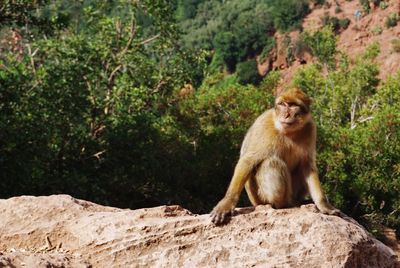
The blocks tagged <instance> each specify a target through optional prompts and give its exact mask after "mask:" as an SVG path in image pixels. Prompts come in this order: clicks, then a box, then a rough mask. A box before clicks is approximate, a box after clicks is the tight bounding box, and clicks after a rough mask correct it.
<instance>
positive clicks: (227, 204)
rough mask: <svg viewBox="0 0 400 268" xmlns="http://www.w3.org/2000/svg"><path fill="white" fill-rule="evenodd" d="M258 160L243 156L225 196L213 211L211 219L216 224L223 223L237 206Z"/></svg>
mask: <svg viewBox="0 0 400 268" xmlns="http://www.w3.org/2000/svg"><path fill="white" fill-rule="evenodd" d="M255 163H256V161H255V160H254V159H252V158H250V157H246V156H244V157H241V158H240V159H239V162H238V163H237V165H236V167H235V171H234V173H233V178H232V181H231V183H230V184H229V188H228V190H227V191H226V194H225V197H224V198H223V199H222V200H221V201H219V203H218V204H217V205H216V206H215V207H214V209H213V210H212V211H211V220H212V222H213V223H215V224H220V223H223V222H224V221H225V220H226V217H227V216H229V215H230V214H231V213H232V212H233V209H234V208H235V206H236V204H237V202H238V200H239V197H240V193H241V192H242V190H243V187H244V184H245V183H246V181H247V180H248V178H249V175H250V172H251V171H252V169H253V167H254V166H255Z"/></svg>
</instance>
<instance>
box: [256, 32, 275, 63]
mask: <svg viewBox="0 0 400 268" xmlns="http://www.w3.org/2000/svg"><path fill="white" fill-rule="evenodd" d="M275 46H276V41H275V38H272V37H269V38H268V39H267V42H266V45H265V46H264V48H263V50H262V51H261V54H260V61H261V62H263V61H265V60H266V59H267V57H268V55H269V53H270V52H271V51H272V49H274V48H275Z"/></svg>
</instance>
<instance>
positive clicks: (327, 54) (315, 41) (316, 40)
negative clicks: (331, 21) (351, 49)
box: [302, 26, 336, 66]
mask: <svg viewBox="0 0 400 268" xmlns="http://www.w3.org/2000/svg"><path fill="white" fill-rule="evenodd" d="M302 39H303V40H304V42H305V43H306V44H307V45H308V46H309V47H310V48H311V50H312V53H313V54H314V56H316V57H317V58H318V60H319V61H320V62H321V63H323V64H326V65H328V66H333V64H334V59H335V55H336V37H335V36H334V34H333V31H332V27H331V26H325V27H324V28H322V29H321V30H319V31H316V32H314V33H309V32H304V33H303V34H302Z"/></svg>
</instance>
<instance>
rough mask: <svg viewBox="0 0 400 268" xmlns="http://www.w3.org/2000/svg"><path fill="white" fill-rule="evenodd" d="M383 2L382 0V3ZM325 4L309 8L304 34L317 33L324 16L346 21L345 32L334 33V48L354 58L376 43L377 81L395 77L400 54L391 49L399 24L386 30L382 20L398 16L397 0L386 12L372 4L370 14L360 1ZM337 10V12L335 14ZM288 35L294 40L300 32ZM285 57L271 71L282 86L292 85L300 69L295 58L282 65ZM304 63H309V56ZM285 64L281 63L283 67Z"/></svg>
mask: <svg viewBox="0 0 400 268" xmlns="http://www.w3.org/2000/svg"><path fill="white" fill-rule="evenodd" d="M382 2H383V1H382ZM326 3H328V4H324V5H316V6H313V7H312V8H311V12H310V13H309V14H308V15H307V16H306V17H305V18H304V21H303V23H302V27H303V31H311V32H312V31H316V30H317V29H320V28H321V27H322V26H323V18H324V17H326V16H330V17H337V18H338V19H345V18H347V19H349V20H350V24H349V26H348V27H347V28H346V29H342V30H340V31H339V32H338V33H337V40H338V42H337V48H338V50H339V51H342V52H344V53H346V54H347V55H349V56H350V58H352V59H354V58H355V57H356V56H357V55H360V54H361V53H362V52H363V51H364V50H365V49H366V47H367V46H368V45H370V44H372V43H374V42H376V43H378V44H379V47H380V53H379V55H378V56H377V58H376V62H377V64H378V66H379V68H380V73H379V78H381V79H383V80H384V79H386V78H387V77H388V76H390V75H393V74H396V73H397V72H398V71H399V70H400V53H399V52H398V51H397V52H396V51H395V50H394V45H393V43H392V41H393V40H397V42H399V40H400V23H398V24H397V25H396V26H394V27H389V28H388V27H386V26H385V21H386V20H387V18H388V17H389V15H390V14H400V4H399V2H398V1H397V0H388V1H385V3H387V7H385V9H382V8H380V7H379V6H375V5H372V4H371V7H370V11H369V13H367V12H365V11H363V7H362V5H361V4H360V1H347V0H336V1H326ZM337 8H339V9H340V12H339V13H337V11H335V10H337ZM357 10H358V11H360V12H362V14H363V15H362V17H361V18H360V19H359V20H357V19H356V18H355V15H354V14H355V12H356V11H357ZM289 36H290V37H291V38H292V39H293V40H296V39H297V38H298V36H299V32H298V31H295V32H291V33H289ZM276 38H277V39H278V40H282V34H280V33H277V34H276ZM282 57H283V58H284V57H285V55H282V56H281V58H279V57H278V59H277V60H276V62H274V63H273V64H274V68H275V69H280V70H282V77H283V80H282V82H281V83H282V84H288V83H290V82H291V79H292V77H293V73H294V72H295V71H296V70H297V69H298V68H299V67H300V66H302V64H300V62H299V60H298V59H297V60H296V61H295V62H294V63H293V64H292V65H290V66H289V64H287V63H286V62H284V59H282ZM307 60H308V61H309V62H310V61H312V57H310V56H308V58H307ZM282 62H284V64H282Z"/></svg>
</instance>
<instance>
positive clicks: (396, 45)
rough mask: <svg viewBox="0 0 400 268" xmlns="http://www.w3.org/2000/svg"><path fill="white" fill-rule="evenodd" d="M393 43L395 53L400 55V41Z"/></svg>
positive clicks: (394, 40)
mask: <svg viewBox="0 0 400 268" xmlns="http://www.w3.org/2000/svg"><path fill="white" fill-rule="evenodd" d="M391 43H392V49H393V51H394V52H396V53H400V39H393V40H392V41H391Z"/></svg>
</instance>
